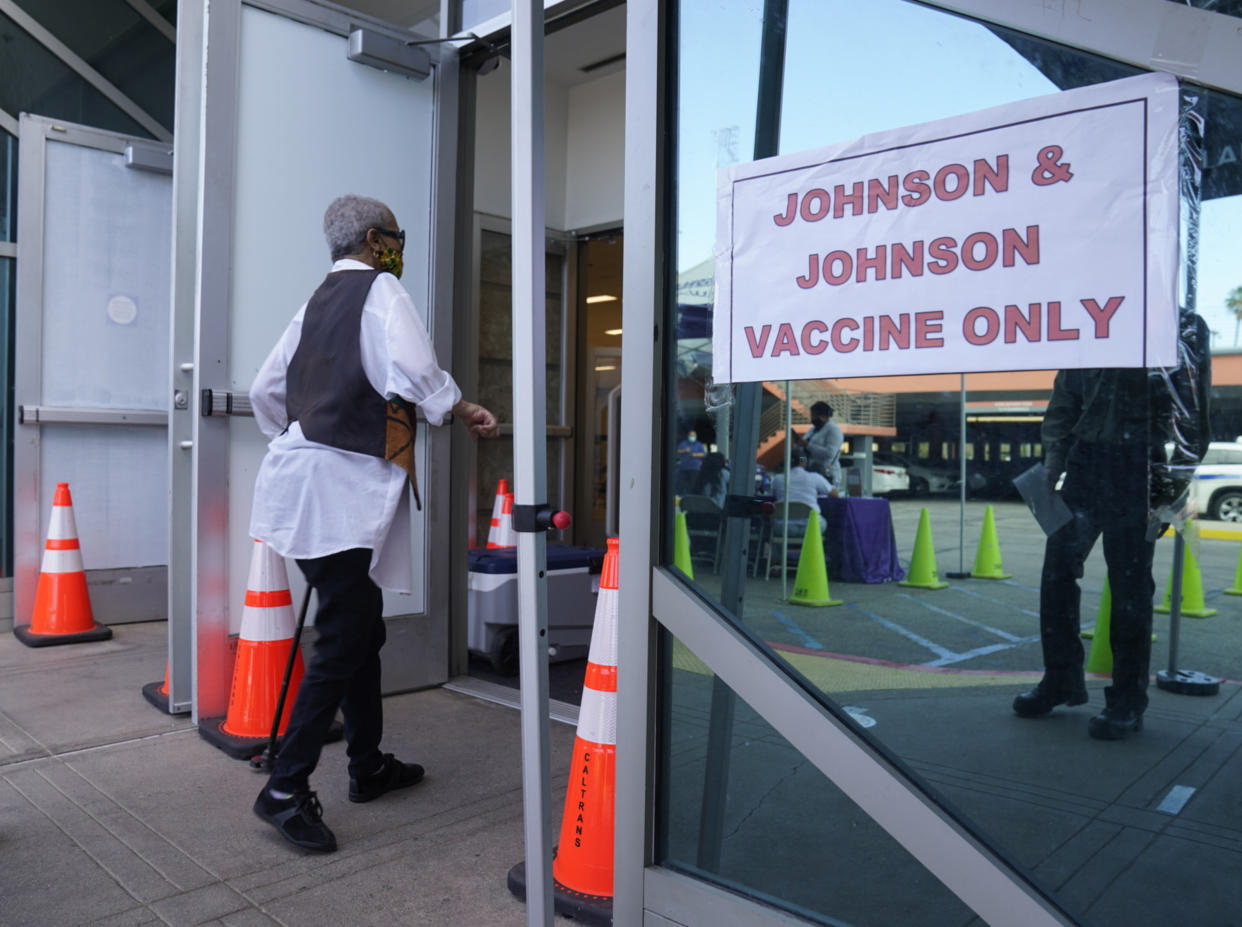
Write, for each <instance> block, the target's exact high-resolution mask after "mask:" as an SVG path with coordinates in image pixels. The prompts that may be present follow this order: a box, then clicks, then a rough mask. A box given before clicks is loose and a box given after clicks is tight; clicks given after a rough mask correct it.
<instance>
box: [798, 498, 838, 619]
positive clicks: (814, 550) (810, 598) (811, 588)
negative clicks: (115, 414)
mask: <svg viewBox="0 0 1242 927" xmlns="http://www.w3.org/2000/svg"><path fill="white" fill-rule="evenodd" d="M789 601H790V603H791V604H793V605H815V606H821V607H822V606H827V605H840V604H841V600H840V599H833V598H832V597H831V596H830V595H829V593H828V562H827V561H826V560H825V559H824V539H823V536H822V535H821V534H820V533H819V513H818V512H816V511H815V510H814V509H812V510H811V517H810V518H808V519H807V520H806V537H805V538H804V539H803V541H802V550H801V552H800V553H799V554H798V572H797V574H796V575H795V576H794V588H793V595H792V596H790V599H789Z"/></svg>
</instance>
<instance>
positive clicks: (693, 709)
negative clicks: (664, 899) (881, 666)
mask: <svg viewBox="0 0 1242 927" xmlns="http://www.w3.org/2000/svg"><path fill="white" fill-rule="evenodd" d="M664 653H665V666H666V674H665V677H664V679H665V699H664V704H665V706H666V707H665V730H666V732H667V750H666V753H665V755H664V757H663V759H664V769H663V770H662V772H661V779H662V780H664V781H665V782H666V783H667V791H666V794H665V796H664V797H665V801H664V802H663V803H662V810H661V814H662V820H661V821H660V822H659V826H658V830H659V832H660V833H661V834H662V836H663V845H662V846H661V848H660V858H659V862H660V863H662V864H663V865H667V866H670V867H672V868H676V869H681V870H683V871H685V872H689V873H693V874H697V875H700V876H703V877H705V878H708V879H711V880H712V881H716V882H719V883H721V884H723V885H725V886H727V887H730V888H738V887H741V888H744V889H745V890H746V891H747V893H748V894H753V895H755V896H757V897H760V898H763V899H765V900H768V901H771V902H772V903H775V904H780V905H781V906H783V907H787V908H790V909H793V910H795V911H798V912H799V913H801V914H804V915H808V916H811V917H814V918H816V919H820V918H823V919H824V920H826V921H828V922H830V923H842V922H844V923H848V924H875V925H894V927H897V925H903V927H904V925H911V924H937V925H954V924H960V925H966V924H969V923H971V921H972V919H973V915H972V913H971V911H970V909H969V908H967V907H966V906H965V905H963V904H962V902H961V901H959V900H958V899H957V897H956V896H954V895H953V894H952V893H951V892H950V891H949V890H948V889H946V888H945V887H944V886H943V885H942V884H941V883H940V882H939V881H938V880H937V879H936V878H935V877H934V876H932V875H931V874H930V873H928V872H927V870H925V869H924V868H923V867H922V865H920V864H919V863H918V862H917V861H916V860H915V859H914V858H913V857H911V856H910V855H909V854H908V853H907V852H906V851H905V850H904V849H902V848H901V846H900V845H898V844H897V842H896V841H894V840H893V838H892V837H890V836H889V835H888V834H887V833H885V832H884V830H882V829H881V828H880V827H879V826H878V825H877V824H876V823H875V822H873V821H872V820H871V819H870V818H869V817H868V816H867V815H866V814H864V813H863V812H862V811H861V810H859V808H858V806H857V805H855V804H854V802H852V801H851V800H850V799H849V798H847V797H846V796H845V795H844V794H843V793H842V792H841V791H840V789H838V788H837V787H836V786H834V785H833V784H832V783H831V782H829V781H828V780H827V779H826V778H825V777H824V776H823V774H822V773H821V772H820V771H819V770H818V769H816V768H815V766H814V765H812V764H811V763H810V762H808V761H807V759H806V758H805V757H803V756H802V755H801V754H799V753H798V752H797V751H796V750H795V749H794V748H793V747H792V746H791V745H790V744H789V742H788V741H786V740H785V739H784V738H783V737H782V736H781V735H780V734H778V733H777V732H776V731H775V730H773V729H772V727H771V726H770V725H768V724H767V723H766V722H765V721H764V720H763V719H762V718H761V717H759V716H758V715H757V714H755V713H754V712H753V711H752V710H751V709H750V708H749V707H748V706H747V705H746V704H745V703H742V702H738V703H737V704H736V709H735V716H734V723H733V726H732V737H731V740H730V742H729V743H728V745H727V748H726V749H724V750H720V751H717V752H713V751H712V750H709V749H708V743H709V740H708V730H709V726H710V724H711V716H712V690H713V680H714V677H713V676H712V674H711V672H710V670H708V669H707V667H706V666H704V665H703V663H702V662H700V661H699V660H698V659H697V658H696V657H695V656H694V654H692V653H691V652H690V651H689V650H688V649H687V648H686V647H685V646H683V645H682V644H681V643H680V642H679V641H677V640H676V639H675V638H673V637H672V636H671V635H668V634H666V635H665V637H664ZM713 781H726V782H727V783H728V790H727V797H726V799H725V801H724V803H723V807H722V809H721V811H720V813H719V815H717V814H716V813H715V812H711V811H708V812H707V813H705V802H706V803H707V805H706V807H708V808H710V807H712V803H711V801H710V799H708V798H706V797H705V791H706V789H707V788H708V787H709V786H708V783H709V782H713ZM717 845H718V850H715V849H713V848H714V847H716V846H717Z"/></svg>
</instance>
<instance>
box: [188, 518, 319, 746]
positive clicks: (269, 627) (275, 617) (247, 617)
mask: <svg viewBox="0 0 1242 927" xmlns="http://www.w3.org/2000/svg"><path fill="white" fill-rule="evenodd" d="M295 625H296V622H295V620H294V617H293V596H292V594H291V593H290V592H289V574H288V573H287V572H286V571H285V560H284V558H283V557H281V556H280V555H279V554H278V553H276V551H274V550H272V549H271V548H270V547H268V546H267V545H266V544H264V543H263V542H262V541H255V542H254V553H253V555H252V556H251V558H250V578H249V580H248V581H247V583H246V603H245V606H244V607H243V609H242V621H241V634H240V635H239V637H238V641H237V662H236V663H234V664H233V687H232V689H231V691H230V692H229V708H228V714H227V715H226V716H225V717H223V718H219V717H217V718H206V719H204V720H202V721H200V722H199V725H198V732H199V734H201V735H202V737H203V739H204V740H206V741H207V742H208V743H211V744H214V745H215V746H217V747H219V748H220V749H221V750H223V751H224V752H225V753H227V754H228V755H229V756H231V757H233V758H234V759H239V760H242V759H249V758H250V757H252V756H254V755H255V754H256V753H258V752H259V750H261V749H262V748H263V747H264V746H265V745H266V744H267V741H268V738H269V736H270V734H271V729H272V720H273V719H274V717H275V715H276V700H277V698H278V697H279V695H280V686H281V682H282V680H283V679H284V674H285V664H286V663H288V661H289V648H290V647H292V646H293V632H294V627H295ZM304 672H305V670H304V668H303V664H302V655H301V653H298V654H296V655H295V656H294V662H293V672H292V673H291V675H290V677H289V691H288V694H287V696H286V698H285V708H284V711H283V712H281V719H280V729H279V733H280V734H284V732H285V728H286V727H287V726H288V724H289V714H290V712H291V711H292V710H293V702H294V700H295V699H296V698H297V692H298V685H299V684H300V683H301V681H302V676H303V674H304Z"/></svg>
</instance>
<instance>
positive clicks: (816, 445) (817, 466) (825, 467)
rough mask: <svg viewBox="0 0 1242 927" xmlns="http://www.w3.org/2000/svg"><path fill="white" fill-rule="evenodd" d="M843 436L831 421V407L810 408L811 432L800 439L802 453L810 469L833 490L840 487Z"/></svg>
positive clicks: (820, 405) (816, 406) (820, 403)
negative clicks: (824, 479) (821, 475)
mask: <svg viewBox="0 0 1242 927" xmlns="http://www.w3.org/2000/svg"><path fill="white" fill-rule="evenodd" d="M844 441H845V436H844V435H843V434H842V433H841V429H840V427H838V425H837V424H836V422H834V421H833V420H832V406H830V405H828V403H826V402H822V401H821V402H817V403H815V404H814V405H812V406H811V430H810V431H808V432H807V433H806V434H805V435H804V436H803V438H802V453H803V455H804V456H805V457H806V458H807V460H808V461H809V462H810V467H809V468H810V469H811V470H813V471H815V472H816V473H822V474H823V475H824V476H825V477H827V478H828V482H830V483H832V485H833V488H834V489H836V488H840V486H841V445H842V443H843V442H844Z"/></svg>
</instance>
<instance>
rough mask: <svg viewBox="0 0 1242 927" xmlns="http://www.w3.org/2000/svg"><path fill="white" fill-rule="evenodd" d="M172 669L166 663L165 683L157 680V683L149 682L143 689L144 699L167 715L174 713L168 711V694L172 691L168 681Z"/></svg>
mask: <svg viewBox="0 0 1242 927" xmlns="http://www.w3.org/2000/svg"><path fill="white" fill-rule="evenodd" d="M171 669H172V668H171V667H170V666H169V665H168V664H167V663H165V664H164V681H163V682H160V681H159V680H156V681H155V682H148V683H147V684H146V685H145V686H143V687H142V697H143V698H145V699H146V700H147V701H148V702H150V703H151V704H152V705H154V706H155V707H156V708H158V709H159V710H160V711H162V712H164V713H165V714H172V712H170V711H169V710H168V704H169V694H168V693H169V691H170V690H169V688H168V679H169V674H170V671H171Z"/></svg>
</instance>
